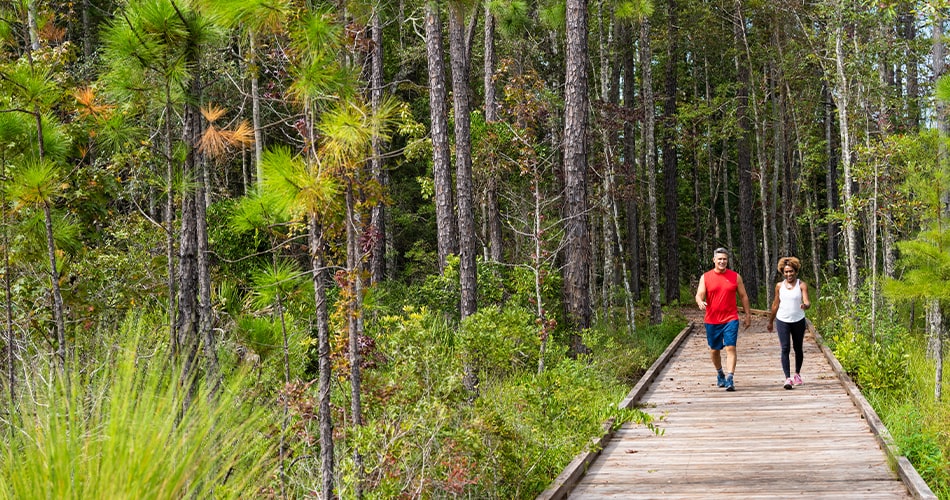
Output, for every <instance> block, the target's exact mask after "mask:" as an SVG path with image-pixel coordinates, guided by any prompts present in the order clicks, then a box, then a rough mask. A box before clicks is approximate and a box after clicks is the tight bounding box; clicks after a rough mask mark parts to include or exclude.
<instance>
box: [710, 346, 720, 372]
mask: <svg viewBox="0 0 950 500" xmlns="http://www.w3.org/2000/svg"><path fill="white" fill-rule="evenodd" d="M709 359H710V360H712V364H713V366H714V367H715V368H716V371H719V370H722V351H720V350H719V349H710V350H709Z"/></svg>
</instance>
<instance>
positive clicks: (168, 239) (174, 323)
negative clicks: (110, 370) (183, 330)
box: [164, 85, 181, 357]
mask: <svg viewBox="0 0 950 500" xmlns="http://www.w3.org/2000/svg"><path fill="white" fill-rule="evenodd" d="M171 119H172V101H171V89H170V88H169V87H168V86H167V85H166V86H165V144H164V147H165V182H166V189H167V192H166V193H165V217H164V218H165V221H164V222H165V226H164V228H165V260H166V262H165V269H166V272H167V273H168V277H167V279H168V338H169V342H170V343H171V345H170V350H171V355H172V356H173V357H174V356H177V355H178V353H179V351H180V348H181V346H180V345H179V344H178V314H177V313H178V308H177V305H176V303H175V296H176V295H177V293H178V288H177V287H176V286H175V267H176V262H175V186H174V182H175V166H174V163H172V128H171Z"/></svg>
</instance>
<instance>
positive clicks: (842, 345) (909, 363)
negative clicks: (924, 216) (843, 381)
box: [812, 259, 950, 498]
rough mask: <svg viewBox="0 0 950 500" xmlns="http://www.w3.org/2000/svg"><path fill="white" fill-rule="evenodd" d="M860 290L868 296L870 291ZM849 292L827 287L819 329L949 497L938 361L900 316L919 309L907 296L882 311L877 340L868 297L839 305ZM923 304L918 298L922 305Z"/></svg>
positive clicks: (948, 441) (949, 408)
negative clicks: (937, 390)
mask: <svg viewBox="0 0 950 500" xmlns="http://www.w3.org/2000/svg"><path fill="white" fill-rule="evenodd" d="M912 260H913V259H912ZM861 293H862V296H866V295H867V289H862V290H861ZM845 294H846V290H845V289H844V288H843V286H842V285H841V284H840V283H839V282H837V281H832V282H827V283H826V284H825V286H824V287H823V288H822V298H821V303H820V305H819V307H818V310H817V311H816V313H818V314H813V315H812V317H813V319H814V320H815V323H816V325H818V329H819V331H821V332H822V334H823V335H824V338H825V340H826V341H827V342H828V343H829V346H830V347H831V348H832V349H833V351H834V353H835V357H836V358H837V359H838V361H839V362H840V363H841V365H842V367H843V368H844V369H845V371H846V372H847V373H848V374H849V375H851V376H852V378H853V379H854V380H855V382H856V383H857V384H858V385H859V386H860V387H861V390H862V393H863V394H864V395H865V397H867V399H868V401H869V402H870V403H871V404H872V406H873V407H874V409H875V411H877V412H878V414H879V415H880V416H881V418H882V419H883V421H884V423H885V425H886V426H887V428H888V430H889V431H890V433H891V435H892V436H893V437H894V440H895V443H896V444H897V446H898V447H899V448H900V453H901V454H903V455H905V456H906V457H907V458H908V459H909V460H910V461H911V463H912V464H913V465H914V467H915V468H916V469H917V471H918V472H920V474H921V476H922V477H923V479H924V481H926V482H927V484H928V486H930V487H931V489H932V490H933V491H934V492H935V493H937V495H938V497H939V498H944V497H946V496H947V495H950V467H948V465H947V464H948V463H950V461H948V450H950V435H948V434H947V432H946V429H948V428H950V427H948V424H950V405H948V403H947V401H946V400H944V401H942V402H934V400H933V387H934V364H933V361H932V360H930V359H928V358H927V355H926V339H925V337H924V336H922V335H917V334H914V332H909V331H907V328H906V325H904V324H902V319H901V316H903V315H904V314H906V313H908V312H911V311H913V310H914V308H913V307H911V305H912V304H913V302H914V300H912V299H907V298H905V299H903V300H901V301H900V302H898V303H897V304H896V305H892V306H890V307H891V308H892V309H890V312H889V313H888V314H881V315H879V316H878V318H877V320H876V322H875V324H876V326H877V332H876V334H875V336H874V339H873V341H872V338H871V332H870V331H868V330H869V326H870V321H867V320H866V319H864V318H867V317H868V316H869V314H870V311H869V306H868V305H867V304H868V300H867V299H866V297H863V298H862V299H861V301H860V302H859V305H858V306H857V307H853V306H845V307H844V308H843V310H838V309H836V308H837V307H838V306H837V304H847V303H848V302H849V301H848V300H847V298H846V295H845ZM920 303H921V301H920V300H917V301H916V304H917V306H918V307H919V305H920ZM832 305H834V307H832ZM901 307H904V309H901ZM948 383H950V373H948V372H947V371H946V370H944V381H943V384H944V387H946V386H947V384H948Z"/></svg>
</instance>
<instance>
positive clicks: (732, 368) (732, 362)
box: [725, 345, 736, 374]
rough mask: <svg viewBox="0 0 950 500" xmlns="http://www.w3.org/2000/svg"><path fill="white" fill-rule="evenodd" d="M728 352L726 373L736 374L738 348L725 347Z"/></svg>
mask: <svg viewBox="0 0 950 500" xmlns="http://www.w3.org/2000/svg"><path fill="white" fill-rule="evenodd" d="M725 351H726V373H730V374H732V373H735V372H736V346H734V345H727V346H726V347H725Z"/></svg>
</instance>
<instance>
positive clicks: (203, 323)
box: [195, 162, 221, 397]
mask: <svg viewBox="0 0 950 500" xmlns="http://www.w3.org/2000/svg"><path fill="white" fill-rule="evenodd" d="M202 163H204V162H202ZM203 191H204V188H203V187H202V186H199V192H198V193H197V197H198V199H199V200H200V199H205V193H204V192H203ZM195 222H196V224H195V231H196V233H197V235H196V236H197V243H198V245H197V251H198V255H197V257H198V329H199V332H200V339H201V344H202V347H203V348H204V356H205V363H206V367H205V368H206V374H205V376H206V377H207V378H208V380H207V383H208V389H209V392H208V396H209V397H213V396H214V395H216V394H217V392H218V389H219V388H220V386H221V378H220V373H219V371H218V350H217V342H215V338H214V330H213V327H214V316H213V312H212V310H211V263H210V262H209V260H210V259H209V256H210V253H209V249H208V212H207V208H206V206H205V205H204V204H202V203H197V204H196V205H195Z"/></svg>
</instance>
